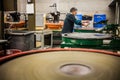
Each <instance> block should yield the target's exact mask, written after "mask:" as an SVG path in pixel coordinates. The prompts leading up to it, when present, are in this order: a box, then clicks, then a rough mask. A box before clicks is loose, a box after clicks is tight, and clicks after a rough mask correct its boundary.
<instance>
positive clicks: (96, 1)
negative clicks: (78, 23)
mask: <svg viewBox="0 0 120 80" xmlns="http://www.w3.org/2000/svg"><path fill="white" fill-rule="evenodd" d="M110 2H111V0H36V14H40V13H49V12H50V11H51V8H50V7H49V6H50V5H52V4H53V3H57V5H58V10H59V11H60V12H61V13H68V12H69V9H70V8H71V7H77V8H78V10H79V11H78V12H79V13H82V14H90V15H93V14H94V13H96V12H98V13H105V14H107V18H108V19H109V22H111V23H114V15H115V14H114V12H113V11H111V9H110V8H109V7H108V5H109V4H110Z"/></svg>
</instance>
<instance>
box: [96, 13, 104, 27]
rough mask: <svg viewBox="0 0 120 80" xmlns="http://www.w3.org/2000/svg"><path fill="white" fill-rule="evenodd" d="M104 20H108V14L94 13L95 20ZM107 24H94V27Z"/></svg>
mask: <svg viewBox="0 0 120 80" xmlns="http://www.w3.org/2000/svg"><path fill="white" fill-rule="evenodd" d="M102 20H106V14H95V15H94V22H95V23H97V22H100V21H102ZM104 26H105V24H94V28H102V27H104Z"/></svg>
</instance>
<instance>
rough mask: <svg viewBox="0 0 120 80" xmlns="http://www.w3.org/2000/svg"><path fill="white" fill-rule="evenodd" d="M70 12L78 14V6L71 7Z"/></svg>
mask: <svg viewBox="0 0 120 80" xmlns="http://www.w3.org/2000/svg"><path fill="white" fill-rule="evenodd" d="M70 12H71V13H72V14H73V15H76V14H77V8H75V7H72V8H71V9H70Z"/></svg>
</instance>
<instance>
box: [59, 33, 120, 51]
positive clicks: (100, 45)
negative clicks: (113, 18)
mask: <svg viewBox="0 0 120 80" xmlns="http://www.w3.org/2000/svg"><path fill="white" fill-rule="evenodd" d="M96 34H97V36H95V35H96ZM98 34H100V35H98ZM73 35H74V36H73ZM77 35H78V36H79V37H76V36H77ZM85 36H86V37H85ZM94 36H95V37H94ZM105 40H109V41H110V42H109V43H107V44H105V43H104V41H105ZM65 47H70V48H93V49H104V50H120V38H112V36H111V35H109V34H102V33H70V34H67V35H66V34H65V36H62V43H61V48H65Z"/></svg>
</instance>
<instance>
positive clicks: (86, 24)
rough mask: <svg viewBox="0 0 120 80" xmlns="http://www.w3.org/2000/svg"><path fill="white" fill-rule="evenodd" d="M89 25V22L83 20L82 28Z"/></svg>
mask: <svg viewBox="0 0 120 80" xmlns="http://www.w3.org/2000/svg"><path fill="white" fill-rule="evenodd" d="M89 24H90V21H89V20H83V21H82V26H85V27H87V26H88V25H89Z"/></svg>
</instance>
